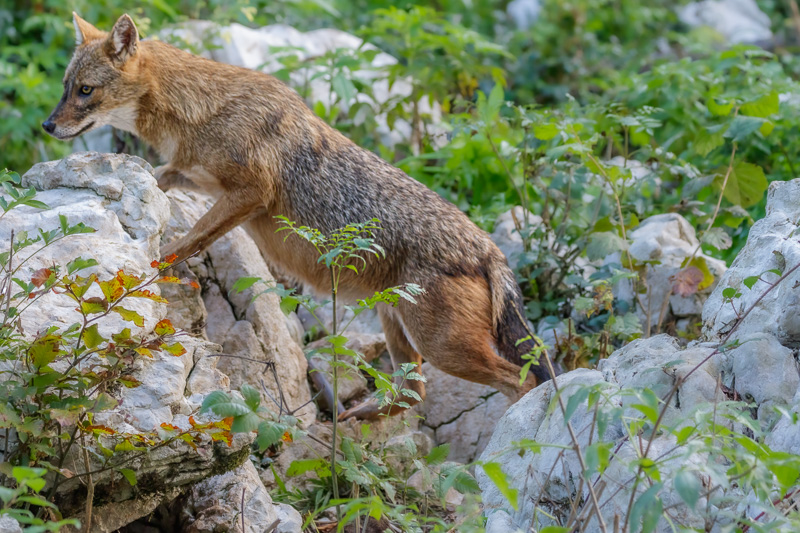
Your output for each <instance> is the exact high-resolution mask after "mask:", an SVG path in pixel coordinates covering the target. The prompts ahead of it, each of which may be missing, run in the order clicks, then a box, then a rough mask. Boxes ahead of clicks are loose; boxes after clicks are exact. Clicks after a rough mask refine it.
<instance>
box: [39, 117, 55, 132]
mask: <svg viewBox="0 0 800 533" xmlns="http://www.w3.org/2000/svg"><path fill="white" fill-rule="evenodd" d="M42 127H43V128H44V131H46V132H47V133H53V132H54V131H56V123H55V122H53V121H52V120H50V119H47V120H45V121H44V122H42Z"/></svg>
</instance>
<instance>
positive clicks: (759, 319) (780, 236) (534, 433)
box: [477, 180, 800, 533]
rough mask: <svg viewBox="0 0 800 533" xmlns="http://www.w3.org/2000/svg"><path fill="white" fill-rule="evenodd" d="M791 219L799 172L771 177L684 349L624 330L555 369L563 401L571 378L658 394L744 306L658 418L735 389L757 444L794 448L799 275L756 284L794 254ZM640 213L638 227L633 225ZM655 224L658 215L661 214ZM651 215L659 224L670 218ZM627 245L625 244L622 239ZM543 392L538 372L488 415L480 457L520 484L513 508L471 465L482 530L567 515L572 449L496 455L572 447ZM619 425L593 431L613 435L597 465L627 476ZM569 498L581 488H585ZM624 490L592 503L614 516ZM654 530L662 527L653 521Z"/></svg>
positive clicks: (798, 241) (684, 517) (671, 417)
mask: <svg viewBox="0 0 800 533" xmlns="http://www.w3.org/2000/svg"><path fill="white" fill-rule="evenodd" d="M661 216H662V217H668V216H670V215H661ZM798 221H800V180H793V181H789V182H773V183H772V184H771V185H770V187H769V192H768V196H767V209H766V216H765V217H764V218H763V219H761V220H759V221H758V222H756V223H755V224H754V225H753V227H752V228H751V229H750V232H749V235H748V239H747V243H746V245H745V247H744V248H743V249H742V250H741V251H740V252H739V255H738V256H737V257H736V259H735V260H734V261H733V263H732V265H731V266H730V268H728V269H727V270H726V271H724V273H723V274H722V275H721V278H720V279H719V281H718V283H717V285H716V288H715V289H714V291H713V292H712V294H711V295H710V296H709V297H708V300H707V301H706V302H705V304H704V305H703V308H702V316H703V326H704V329H703V338H701V340H700V341H696V342H693V343H691V344H689V346H688V347H687V348H685V349H682V348H681V347H680V344H679V342H678V340H677V339H675V338H673V337H670V336H669V335H657V336H654V337H650V338H647V339H640V340H636V341H634V342H632V343H630V344H628V345H627V346H624V347H623V348H621V349H619V350H617V351H615V352H614V353H613V354H611V355H610V356H609V357H608V359H606V360H604V361H601V363H600V364H599V365H598V368H597V370H588V369H578V370H574V371H572V372H568V373H566V374H563V375H561V376H559V377H558V378H557V379H558V384H559V386H560V387H561V388H562V389H563V391H564V392H563V400H564V401H565V403H568V402H569V398H570V397H571V396H572V395H573V394H575V393H576V391H577V390H579V388H580V387H581V386H586V385H600V386H603V387H604V389H605V390H606V391H610V392H613V391H614V390H618V389H619V388H633V389H644V388H648V389H650V390H652V391H653V392H654V393H655V394H656V396H657V397H659V398H663V397H665V395H666V394H667V393H668V392H669V391H670V390H671V388H672V387H673V385H674V383H675V380H676V379H678V378H682V377H683V376H686V375H688V373H689V372H690V371H691V370H692V369H693V368H695V367H696V366H697V365H698V364H699V363H701V362H702V361H704V360H706V359H707V358H708V356H709V355H711V354H712V353H713V351H714V349H715V348H716V347H717V346H718V343H719V342H720V341H721V340H723V339H724V338H725V337H726V335H727V334H728V333H729V332H730V331H731V328H732V327H733V325H734V324H735V323H736V321H737V320H738V319H739V318H740V317H744V316H745V313H746V310H748V309H751V308H752V310H751V311H750V313H749V314H748V315H747V316H746V318H744V320H743V321H742V322H741V324H740V325H739V326H738V328H737V329H736V330H735V331H734V333H733V334H732V337H731V338H730V339H729V342H730V341H734V340H737V341H738V343H737V344H735V345H729V347H728V349H726V350H723V352H724V353H719V354H716V355H714V356H713V357H711V358H710V359H709V360H708V361H707V362H706V363H705V364H704V365H702V366H700V367H699V368H698V370H697V371H696V372H694V373H692V374H691V376H689V378H688V380H687V381H686V382H685V383H683V385H682V386H681V387H680V388H679V389H678V391H677V393H676V395H675V397H674V400H673V401H671V402H670V405H669V408H668V409H667V410H666V411H665V418H664V423H666V424H667V425H669V424H681V423H684V422H683V421H685V420H687V418H688V417H691V416H693V413H694V412H695V411H696V410H697V409H699V408H702V407H703V406H708V405H710V404H713V403H714V402H715V401H716V400H725V399H733V398H738V399H743V400H745V401H748V402H751V403H752V404H753V407H754V408H753V411H752V413H751V416H753V417H754V418H756V419H758V420H761V421H763V422H764V423H767V424H774V427H773V429H772V430H771V431H770V432H769V434H768V435H767V436H766V438H765V443H766V444H767V445H768V446H769V447H770V448H771V449H772V450H776V451H786V452H791V453H795V454H796V453H800V446H798V442H800V423H798V421H797V418H798V416H797V415H798V413H799V412H800V369H799V366H798V362H797V350H798V348H799V347H800V320H798V313H797V304H798V303H800V301H799V300H798V299H799V298H800V296H798V294H800V293H798V290H797V289H796V287H797V285H798V283H800V269H798V270H797V271H794V272H792V273H791V274H789V275H788V276H787V278H786V279H785V280H784V281H783V282H782V283H781V284H779V285H776V286H775V287H774V288H773V289H771V290H770V292H768V293H766V294H765V291H767V289H770V287H771V284H773V283H774V282H775V281H776V280H777V279H778V277H779V275H780V274H779V273H774V272H769V271H770V270H774V269H777V270H778V271H779V272H787V273H788V272H789V269H791V268H792V267H793V266H795V265H797V264H798V263H800V238H798V231H797V230H798ZM646 222H647V221H645V223H643V224H642V225H643V226H645V225H646ZM662 222H669V221H668V219H666V218H665V219H664V220H662ZM658 225H660V226H662V227H664V228H665V230H667V229H669V227H670V226H671V225H673V224H672V223H671V222H669V223H666V224H661V223H659V224H658ZM648 231H649V230H648ZM636 239H637V237H635V236H634V240H636ZM669 242H671V241H670V240H668V239H661V240H658V239H655V240H653V239H651V240H650V248H652V249H653V250H656V251H657V250H658V249H661V250H666V249H667V248H665V246H666V245H668V244H669ZM673 244H674V246H673V247H674V248H676V249H681V248H683V246H681V245H679V244H680V243H677V241H674V242H673ZM647 246H648V243H647V242H644V241H642V244H641V247H642V250H640V251H642V253H644V251H645V250H644V248H646V247H647ZM631 252H632V253H633V252H634V247H633V246H631ZM753 277H755V278H753ZM748 278H751V281H754V280H757V281H755V282H754V283H753V284H752V288H748V287H747V285H746V284H745V283H744V282H745V280H746V279H748ZM726 289H734V291H735V292H736V293H737V295H736V296H734V297H733V299H726V298H725V297H724V296H723V291H725V290H726ZM729 292H730V291H729ZM718 382H719V386H718V385H717V383H718ZM553 394H554V389H553V386H552V383H550V382H548V383H546V384H544V385H542V386H540V387H538V388H536V389H534V390H533V391H531V392H530V393H528V394H527V395H526V396H525V397H523V398H522V399H521V400H520V401H519V402H517V403H516V404H514V405H513V406H511V407H510V408H509V409H508V411H507V412H506V413H505V415H503V417H502V418H501V419H500V421H499V422H498V423H497V427H496V429H495V431H494V434H493V435H492V437H491V440H490V441H489V443H488V445H487V446H486V449H485V450H484V452H483V454H482V455H481V460H482V461H496V462H498V463H500V465H501V468H502V470H503V471H504V472H505V473H506V475H507V476H508V482H509V485H510V487H511V488H513V489H517V490H519V491H520V499H519V502H520V505H519V508H518V509H517V510H514V509H513V508H512V507H511V506H510V505H509V503H508V501H507V500H506V499H505V498H504V497H503V496H502V494H501V493H500V491H499V490H498V489H497V487H496V485H495V484H494V483H492V482H491V480H490V479H489V477H488V476H487V475H486V474H485V472H484V471H483V470H482V469H480V468H478V469H477V470H478V471H477V479H478V483H479V485H480V487H481V491H482V494H483V503H484V505H485V514H486V516H487V519H488V521H487V527H486V531H487V532H488V533H501V532H502V533H506V532H513V531H518V530H519V531H527V530H528V529H529V528H530V527H531V526H532V524H533V527H534V528H542V527H545V526H547V525H552V524H554V523H555V522H553V521H552V520H551V519H550V518H548V517H547V516H546V515H549V516H554V517H557V518H558V517H560V518H562V519H563V518H565V517H566V516H568V515H569V513H570V502H571V501H572V499H573V498H574V497H575V496H576V495H578V494H577V491H578V484H577V480H578V479H579V478H580V477H581V468H580V465H579V463H578V459H577V457H576V455H575V454H574V453H566V454H564V455H563V459H562V458H560V457H557V455H558V454H559V453H561V452H560V450H559V449H558V448H551V447H543V448H542V449H541V451H540V452H537V453H531V452H527V453H523V454H518V453H508V450H509V449H511V448H512V443H513V442H518V441H520V440H522V439H533V440H535V441H537V442H539V443H546V444H555V445H563V446H566V447H571V446H572V441H571V438H570V437H569V435H568V432H567V430H566V427H565V424H564V422H563V417H562V415H561V413H560V412H559V410H558V409H557V408H556V409H555V410H552V409H551V410H549V411H548V406H549V405H550V403H551V400H552V398H553ZM614 398H615V401H616V402H618V403H619V407H620V408H623V409H629V408H630V405H629V402H630V401H635V400H632V399H630V398H632V397H630V396H614ZM776 408H779V409H776ZM631 412H633V411H631ZM570 421H571V423H572V425H573V427H574V428H575V431H576V433H577V435H578V441H579V443H580V445H581V447H582V448H585V446H587V445H588V438H589V433H590V432H589V431H587V428H588V427H589V426H591V424H592V412H587V409H586V402H585V401H583V402H582V403H581V404H580V406H579V407H578V408H577V409H576V410H575V412H574V414H573V415H572V417H571V419H570ZM624 434H625V431H624V428H622V427H621V426H620V425H619V424H617V426H616V427H615V426H614V425H610V427H608V428H607V429H606V432H605V435H604V440H606V441H610V442H614V443H617V444H615V446H618V448H616V447H615V454H617V456H618V457H620V458H622V459H623V460H614V461H612V462H611V463H610V466H609V469H608V470H606V473H605V474H604V475H606V476H609V479H611V480H614V479H628V478H630V476H631V472H630V471H629V470H628V466H627V465H626V464H625V461H626V459H633V458H635V457H636V450H635V449H633V448H632V446H631V443H630V441H628V440H627V439H624V438H623V437H624ZM650 446H651V453H652V457H659V456H660V454H662V453H665V452H667V451H669V450H672V449H674V447H675V439H674V437H673V436H672V435H670V434H669V433H667V434H663V435H659V436H657V437H656V438H654V439H653V440H652V442H651V444H650ZM688 461H689V464H692V463H694V464H696V465H702V464H703V462H704V461H705V459H704V458H702V457H696V456H695V455H691V456H689V457H688ZM678 463H680V461H676V460H669V459H663V460H662V461H661V465H660V470H661V476H662V478H664V479H667V480H669V479H672V477H671V476H673V474H674V472H675V471H676V469H677V468H679V467H680V466H681V465H680V464H678ZM554 464H560V465H561V466H559V467H558V468H555V469H554V470H553V471H552V474H551V475H549V477H548V473H549V472H550V469H551V468H552V467H553V465H554ZM698 469H699V467H698ZM580 496H582V497H584V498H586V497H588V494H587V493H586V491H585V489H584V492H583V493H582V494H581V495H580ZM743 497H744V495H743ZM630 498H631V494H630V487H628V488H624V489H623V490H621V491H618V492H615V493H614V496H613V497H611V498H609V499H608V503H607V504H604V505H603V509H602V512H603V516H604V519H605V520H606V523H609V524H610V523H613V518H614V516H615V515H617V514H621V515H624V514H625V513H626V509H627V506H628V502H629V501H630ZM661 498H662V500H663V504H664V506H665V507H666V506H670V507H671V508H672V511H671V519H672V520H673V522H674V523H675V524H677V525H679V526H684V527H688V528H701V529H702V527H703V523H702V522H699V523H698V522H697V520H698V519H699V517H698V516H697V515H696V514H694V515H693V514H692V513H689V512H688V510H687V508H686V506H685V504H684V503H683V502H682V500H681V499H680V498H679V496H678V494H677V492H676V491H675V490H674V488H672V487H671V485H667V489H666V490H664V491H662V493H661ZM534 502H539V507H540V509H539V510H538V511H537V512H536V513H534ZM542 511H545V512H542ZM737 512H739V511H737ZM586 530H587V531H595V530H598V524H597V522H596V518H595V517H594V515H593V516H592V517H591V522H590V523H589V524H587V525H586ZM656 531H659V532H662V531H663V532H666V531H672V529H671V527H670V526H668V525H667V524H665V523H664V522H663V521H662V522H660V523H659V525H658V527H657V529H656Z"/></svg>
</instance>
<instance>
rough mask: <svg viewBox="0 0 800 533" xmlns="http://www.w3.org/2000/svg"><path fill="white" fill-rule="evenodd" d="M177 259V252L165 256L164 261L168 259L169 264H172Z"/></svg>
mask: <svg viewBox="0 0 800 533" xmlns="http://www.w3.org/2000/svg"><path fill="white" fill-rule="evenodd" d="M176 259H178V256H177V255H176V254H171V255H168V256H167V257H165V258H164V261H166V262H167V263H169V264H172V263H174V262H175V260H176Z"/></svg>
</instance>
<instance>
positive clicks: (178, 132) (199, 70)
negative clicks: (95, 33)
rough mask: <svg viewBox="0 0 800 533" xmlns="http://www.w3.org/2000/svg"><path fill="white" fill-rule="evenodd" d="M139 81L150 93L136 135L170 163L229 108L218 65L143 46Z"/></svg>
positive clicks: (139, 114)
mask: <svg viewBox="0 0 800 533" xmlns="http://www.w3.org/2000/svg"><path fill="white" fill-rule="evenodd" d="M141 44H142V47H141V48H142V50H141V54H142V57H141V64H140V72H139V73H140V76H141V80H142V83H143V84H145V86H146V91H145V93H144V94H143V95H142V97H141V98H140V99H139V102H138V108H137V110H136V130H137V133H138V135H139V137H141V138H142V139H143V140H144V141H145V142H147V143H148V144H150V145H152V146H153V147H154V148H155V149H156V150H157V151H158V152H159V153H160V154H161V156H162V157H163V158H164V159H166V160H167V161H169V160H171V159H172V158H173V156H174V152H175V150H176V149H177V147H178V146H179V145H180V144H181V143H182V142H183V141H184V140H185V139H187V138H190V137H191V136H193V135H194V134H195V133H196V131H197V129H198V127H199V126H201V125H202V124H203V123H204V122H205V121H207V120H208V119H209V117H212V116H214V115H215V114H216V113H217V112H218V111H219V109H220V108H221V107H222V106H223V105H224V104H225V102H226V98H225V97H224V90H223V89H222V87H221V85H222V84H221V83H220V82H221V80H220V76H219V73H218V72H214V70H219V67H218V65H220V64H218V63H213V62H211V61H208V60H206V59H203V58H200V57H197V56H194V55H192V54H189V53H187V52H184V51H182V50H179V49H177V48H174V47H172V46H170V45H168V44H166V43H162V42H160V41H142V43H141Z"/></svg>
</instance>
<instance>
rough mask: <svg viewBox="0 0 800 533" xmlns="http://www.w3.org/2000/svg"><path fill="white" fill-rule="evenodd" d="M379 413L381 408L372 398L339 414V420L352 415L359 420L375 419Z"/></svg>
mask: <svg viewBox="0 0 800 533" xmlns="http://www.w3.org/2000/svg"><path fill="white" fill-rule="evenodd" d="M380 414H381V408H380V407H379V406H378V401H377V400H376V399H374V398H372V399H370V400H367V401H366V402H363V403H360V404H358V405H356V406H355V407H351V408H350V409H348V410H347V411H345V412H344V413H342V414H340V415H339V420H340V421H341V420H347V419H348V418H354V417H355V418H357V419H359V420H375V419H376V418H378V415H380Z"/></svg>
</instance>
